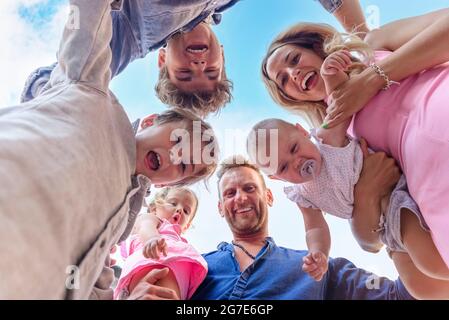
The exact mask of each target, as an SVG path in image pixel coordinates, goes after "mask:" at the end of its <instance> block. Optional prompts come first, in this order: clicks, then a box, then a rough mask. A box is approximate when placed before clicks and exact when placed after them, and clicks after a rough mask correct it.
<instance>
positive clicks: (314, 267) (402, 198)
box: [247, 51, 449, 298]
mask: <svg viewBox="0 0 449 320" xmlns="http://www.w3.org/2000/svg"><path fill="white" fill-rule="evenodd" d="M348 58H349V53H348V52H345V51H338V52H336V53H333V54H331V55H329V56H328V57H327V58H326V60H325V61H324V63H323V65H322V68H321V75H322V77H323V80H324V83H325V87H326V91H327V93H328V94H329V93H330V92H332V91H333V90H334V88H336V87H337V86H338V85H340V84H341V83H342V82H344V81H347V80H348V75H347V74H346V73H345V72H344V70H346V69H347V67H348V66H349V65H350V64H351V60H350V59H348ZM346 62H347V63H346ZM350 123H351V119H349V120H348V121H345V122H344V123H342V124H340V125H338V126H336V127H334V128H332V129H323V128H319V129H317V130H315V129H314V130H313V131H312V133H311V134H309V133H308V132H307V131H306V130H305V129H304V128H302V127H301V126H300V125H299V124H296V126H295V125H293V124H290V123H288V122H286V121H283V120H280V119H268V120H264V121H261V122H259V123H258V124H256V125H255V126H254V127H253V131H252V133H251V135H250V136H249V138H248V144H247V145H248V148H249V154H250V157H251V158H252V160H253V161H254V162H255V163H257V164H258V165H259V166H260V167H261V170H262V171H264V172H265V173H267V174H268V175H269V176H270V177H271V178H274V179H279V180H283V181H288V182H292V183H295V185H294V186H292V187H288V188H285V192H286V194H287V196H288V198H289V199H290V200H292V201H294V202H295V203H297V205H298V207H299V208H300V209H301V212H302V213H303V218H304V223H305V228H306V238H307V245H308V248H309V254H308V255H307V256H306V257H305V259H304V265H303V270H304V271H306V272H308V273H309V274H310V275H311V276H312V277H313V278H314V279H315V280H318V281H319V280H321V278H322V277H323V275H324V274H325V273H326V271H327V261H328V254H329V249H330V242H331V241H330V233H329V229H328V226H327V223H326V221H325V220H324V217H323V214H322V212H323V211H324V212H327V213H330V214H333V215H336V216H338V217H341V218H346V219H350V218H352V210H353V202H354V194H353V190H354V187H355V185H356V183H357V181H358V178H359V175H360V172H361V169H362V164H363V153H362V149H361V147H360V145H359V143H358V141H356V140H355V139H353V138H352V137H350V136H348V135H347V133H346V132H347V129H348V127H349V125H350ZM271 130H275V131H271ZM270 131H271V134H270ZM276 133H277V135H278V136H279V139H277V136H276ZM310 138H313V139H314V140H315V142H314V143H313V142H312V141H311V140H310ZM280 141H282V142H280ZM276 142H279V143H278V145H276ZM267 151H268V152H267ZM275 151H277V152H278V153H277V157H275V156H274V152H275ZM404 215H407V217H409V218H408V221H407V222H406V223H404V220H402V219H403V216H404ZM380 217H381V219H380V221H379V224H380V228H378V229H377V230H376V231H378V232H379V233H380V240H381V241H382V242H383V243H384V244H385V245H386V246H387V248H388V249H389V250H390V251H394V252H400V253H401V254H405V255H409V256H410V258H411V261H413V263H414V265H413V266H410V264H407V265H406V264H405V263H404V264H399V265H398V264H397V263H396V267H397V269H398V272H399V274H400V277H401V279H402V281H403V282H404V284H405V285H406V287H407V286H408V285H410V284H411V283H412V282H413V281H419V283H421V284H422V285H423V287H426V288H425V289H426V290H427V289H428V288H433V287H435V286H439V287H440V288H449V285H448V284H449V283H448V282H447V281H445V280H442V279H440V278H439V277H436V276H434V277H432V274H429V273H428V272H427V270H425V268H422V264H421V263H420V261H419V260H418V261H414V259H415V257H416V256H417V255H416V252H418V251H420V250H425V252H426V253H427V254H428V258H429V259H431V257H435V256H437V257H438V251H437V249H436V248H435V246H434V245H433V243H432V240H431V236H430V233H429V232H428V231H429V229H428V226H427V225H426V223H425V221H424V218H423V217H422V215H421V213H420V210H419V208H418V205H417V204H416V203H415V201H414V200H413V199H412V198H411V196H410V194H409V192H408V189H407V183H406V180H405V177H404V176H402V177H401V179H400V181H399V182H398V184H397V186H396V188H395V189H394V190H393V192H392V193H391V194H390V195H387V196H386V197H384V199H382V208H381V213H380ZM355 218H356V217H354V219H355ZM360 218H361V219H363V216H362V217H360ZM361 223H363V221H361ZM365 229H368V228H365ZM373 231H374V230H373ZM417 236H419V237H420V238H426V239H427V240H428V241H427V242H426V243H430V244H432V245H427V246H416V247H407V246H406V245H405V243H407V239H408V238H410V237H417ZM439 259H440V260H439V261H435V262H434V263H438V262H439V264H440V265H444V263H443V262H442V260H441V257H439ZM395 262H396V261H395ZM444 290H446V289H444ZM446 291H447V298H449V290H446Z"/></svg>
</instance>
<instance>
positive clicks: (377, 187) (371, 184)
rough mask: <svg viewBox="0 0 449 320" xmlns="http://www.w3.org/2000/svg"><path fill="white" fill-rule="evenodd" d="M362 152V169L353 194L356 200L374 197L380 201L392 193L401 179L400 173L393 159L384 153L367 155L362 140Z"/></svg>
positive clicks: (362, 140)
mask: <svg viewBox="0 0 449 320" xmlns="http://www.w3.org/2000/svg"><path fill="white" fill-rule="evenodd" d="M360 147H361V148H362V152H363V168H362V172H361V173H360V178H359V181H358V182H357V184H356V186H355V189H354V193H355V196H356V198H357V197H358V196H360V197H359V199H363V197H368V196H369V197H374V198H375V201H380V200H381V199H382V198H383V197H384V196H387V195H389V194H390V193H391V191H393V189H394V187H395V186H396V184H397V183H398V181H399V178H400V177H401V171H400V169H399V167H398V166H397V165H396V161H395V160H394V159H393V158H390V157H388V156H387V155H386V154H385V153H384V152H376V153H369V152H368V146H367V144H366V141H365V140H364V139H360Z"/></svg>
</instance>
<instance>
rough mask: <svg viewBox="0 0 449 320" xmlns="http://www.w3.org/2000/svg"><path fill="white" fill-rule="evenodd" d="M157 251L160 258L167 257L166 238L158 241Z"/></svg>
mask: <svg viewBox="0 0 449 320" xmlns="http://www.w3.org/2000/svg"><path fill="white" fill-rule="evenodd" d="M157 249H158V257H160V254H163V255H164V256H165V257H166V256H167V242H165V239H164V238H162V239H159V240H158V241H157Z"/></svg>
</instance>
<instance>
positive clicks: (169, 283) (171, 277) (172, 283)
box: [128, 266, 182, 299]
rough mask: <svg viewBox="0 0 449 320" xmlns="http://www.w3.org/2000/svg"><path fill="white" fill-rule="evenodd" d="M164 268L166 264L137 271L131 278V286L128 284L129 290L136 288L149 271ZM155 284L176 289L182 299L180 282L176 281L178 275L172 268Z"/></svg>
mask: <svg viewBox="0 0 449 320" xmlns="http://www.w3.org/2000/svg"><path fill="white" fill-rule="evenodd" d="M163 268H165V267H164V266H160V267H156V268H155V267H151V268H145V269H143V270H141V271H139V272H138V273H136V274H135V275H133V277H132V279H131V281H130V283H129V286H128V290H129V292H130V293H131V292H132V291H133V290H134V288H135V287H136V286H137V284H138V283H139V282H140V281H141V280H142V279H143V278H144V277H145V276H146V275H147V274H148V273H149V272H151V271H152V270H154V269H163ZM155 285H157V286H160V287H164V288H167V289H172V290H173V291H175V292H176V294H177V295H178V297H179V298H180V299H182V297H181V291H180V290H179V286H178V282H177V281H176V277H175V274H174V273H173V272H172V271H171V270H170V271H169V273H168V275H167V276H166V277H165V278H163V279H161V280H159V281H157V282H156V283H155Z"/></svg>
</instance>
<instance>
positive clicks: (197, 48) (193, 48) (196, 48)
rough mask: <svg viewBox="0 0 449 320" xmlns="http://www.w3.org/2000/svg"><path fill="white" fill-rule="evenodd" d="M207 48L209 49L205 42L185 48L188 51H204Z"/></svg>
mask: <svg viewBox="0 0 449 320" xmlns="http://www.w3.org/2000/svg"><path fill="white" fill-rule="evenodd" d="M207 50H209V47H208V46H207V45H205V44H194V45H190V46H188V47H187V48H186V51H187V52H189V53H205V52H206V51H207Z"/></svg>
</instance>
